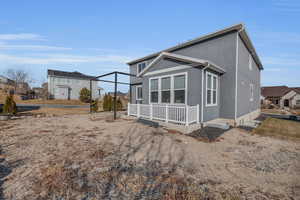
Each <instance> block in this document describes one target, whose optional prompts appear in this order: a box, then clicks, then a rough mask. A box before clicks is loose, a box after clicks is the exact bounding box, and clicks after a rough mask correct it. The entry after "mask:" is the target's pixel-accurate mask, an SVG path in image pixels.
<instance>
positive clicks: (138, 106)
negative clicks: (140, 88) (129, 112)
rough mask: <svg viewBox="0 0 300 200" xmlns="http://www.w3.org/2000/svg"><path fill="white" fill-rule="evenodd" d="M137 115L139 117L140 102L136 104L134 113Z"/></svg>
mask: <svg viewBox="0 0 300 200" xmlns="http://www.w3.org/2000/svg"><path fill="white" fill-rule="evenodd" d="M136 115H137V117H138V118H139V117H140V104H139V103H138V104H137V113H136Z"/></svg>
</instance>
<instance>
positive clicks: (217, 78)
mask: <svg viewBox="0 0 300 200" xmlns="http://www.w3.org/2000/svg"><path fill="white" fill-rule="evenodd" d="M208 75H211V87H212V88H211V91H212V93H211V95H210V102H211V103H210V104H208V103H207V90H208V88H207V82H208V78H207V77H208ZM213 77H216V89H215V90H216V103H213V98H214V97H213V91H214V89H213V82H214V78H213ZM205 79H206V80H205V82H206V85H205V88H206V90H205V105H206V107H210V106H217V105H218V90H219V88H218V84H219V76H218V75H216V74H214V73H211V72H206V76H205Z"/></svg>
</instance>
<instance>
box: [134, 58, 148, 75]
mask: <svg viewBox="0 0 300 200" xmlns="http://www.w3.org/2000/svg"><path fill="white" fill-rule="evenodd" d="M143 63H145V68H144V69H146V68H147V63H148V62H147V61H143V62H139V63H137V64H136V72H137V73H136V74H140V73H141V72H142V71H144V69H143V70H142V71H140V72H139V65H140V64H143Z"/></svg>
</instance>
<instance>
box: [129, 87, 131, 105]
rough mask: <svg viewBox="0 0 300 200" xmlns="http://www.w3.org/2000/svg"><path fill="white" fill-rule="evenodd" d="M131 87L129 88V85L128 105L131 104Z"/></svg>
mask: <svg viewBox="0 0 300 200" xmlns="http://www.w3.org/2000/svg"><path fill="white" fill-rule="evenodd" d="M131 87H132V86H131V84H130V85H129V103H132V102H131Z"/></svg>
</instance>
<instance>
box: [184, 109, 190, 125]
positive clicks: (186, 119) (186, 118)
mask: <svg viewBox="0 0 300 200" xmlns="http://www.w3.org/2000/svg"><path fill="white" fill-rule="evenodd" d="M185 111H186V112H185V126H188V125H189V106H188V105H186V108H185Z"/></svg>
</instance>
